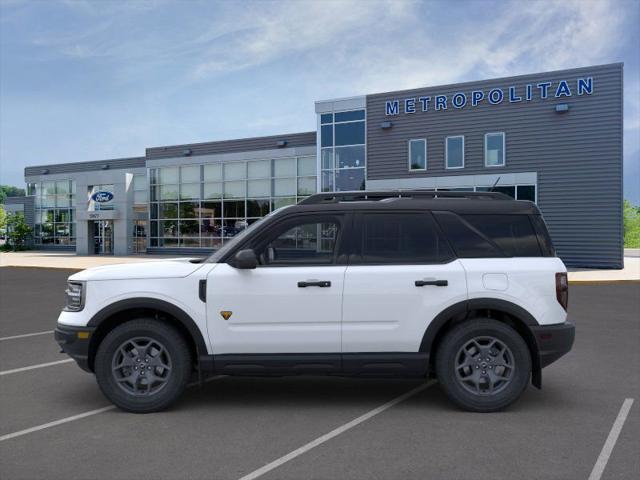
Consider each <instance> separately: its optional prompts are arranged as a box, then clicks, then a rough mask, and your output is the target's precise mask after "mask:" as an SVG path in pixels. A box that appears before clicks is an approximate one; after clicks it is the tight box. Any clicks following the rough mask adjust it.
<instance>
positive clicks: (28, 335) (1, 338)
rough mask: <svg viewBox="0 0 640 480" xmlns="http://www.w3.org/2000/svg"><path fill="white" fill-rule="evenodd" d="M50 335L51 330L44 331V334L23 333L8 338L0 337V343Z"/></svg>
mask: <svg viewBox="0 0 640 480" xmlns="http://www.w3.org/2000/svg"><path fill="white" fill-rule="evenodd" d="M51 333H53V330H46V331H44V332H35V333H23V334H22V335H12V336H10V337H0V342H2V341H4V340H15V339H17V338H26V337H35V336H36V335H48V334H51Z"/></svg>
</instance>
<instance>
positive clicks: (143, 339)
mask: <svg viewBox="0 0 640 480" xmlns="http://www.w3.org/2000/svg"><path fill="white" fill-rule="evenodd" d="M95 373H96V378H97V380H98V385H99V386H100V389H101V390H102V392H103V393H104V395H105V396H106V397H107V398H108V399H109V400H110V401H111V402H113V403H114V404H115V405H116V406H118V407H120V408H121V409H123V410H126V411H128V412H134V413H149V412H157V411H160V410H163V409H165V408H167V407H168V406H169V405H171V404H172V403H173V402H174V401H175V400H176V399H177V398H178V396H179V395H180V394H181V393H182V391H183V390H184V388H185V386H186V384H187V381H188V380H189V376H190V373H191V355H190V353H189V347H188V346H187V343H186V342H185V340H184V338H183V337H182V335H181V334H180V333H179V332H178V331H177V330H176V329H174V328H173V327H171V326H169V325H167V324H165V323H162V322H159V321H157V320H154V319H136V320H131V321H128V322H126V323H123V324H122V325H118V326H117V327H116V328H114V329H113V330H112V331H111V332H109V333H108V334H107V336H106V337H105V338H104V339H103V340H102V342H101V343H100V346H99V347H98V351H97V353H96V358H95Z"/></svg>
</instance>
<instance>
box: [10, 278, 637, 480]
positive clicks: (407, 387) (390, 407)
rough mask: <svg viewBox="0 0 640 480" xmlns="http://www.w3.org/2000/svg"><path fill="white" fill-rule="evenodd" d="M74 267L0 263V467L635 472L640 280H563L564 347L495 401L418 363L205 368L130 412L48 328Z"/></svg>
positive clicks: (399, 473)
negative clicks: (464, 407) (261, 371)
mask: <svg viewBox="0 0 640 480" xmlns="http://www.w3.org/2000/svg"><path fill="white" fill-rule="evenodd" d="M70 273H71V271H69V270H60V269H35V268H13V267H4V268H0V284H1V295H2V297H1V298H0V303H1V310H0V312H1V317H2V318H1V321H0V420H1V421H0V478H2V479H4V480H8V479H18V478H23V479H35V478H48V479H56V478H61V479H62V478H64V479H93V478H95V479H119V478H122V479H131V478H139V479H165V478H166V479H174V478H190V479H192V478H193V479H200V478H202V479H205V478H206V479H216V480H217V479H234V480H238V479H241V478H246V479H249V478H261V479H265V480H267V479H303V478H304V479H307V478H313V479H385V480H388V479H426V478H429V479H431V478H433V479H471V478H473V479H474V480H479V479H502V478H518V479H540V478H545V479H587V478H592V479H597V478H602V479H631V478H640V455H639V453H640V413H639V412H640V405H639V404H638V403H640V402H639V399H640V285H638V284H619V285H580V286H572V287H571V289H570V316H571V318H572V319H573V320H574V321H575V322H576V326H577V334H576V343H575V346H574V349H573V350H572V352H570V353H569V354H568V355H567V356H566V357H564V358H563V359H561V360H560V361H558V362H557V363H556V364H553V365H551V366H550V367H548V368H547V369H545V370H544V372H543V389H542V390H537V389H535V388H533V387H530V388H529V389H528V390H527V391H526V392H525V394H524V395H523V397H522V398H521V399H520V401H518V402H517V403H516V404H515V405H514V406H513V407H512V408H510V409H509V410H508V411H505V412H501V413H494V414H475V413H467V412H462V411H459V410H457V409H456V408H455V407H454V406H453V405H452V404H451V403H449V402H448V401H447V399H446V398H445V396H444V394H443V393H442V392H441V391H440V390H439V388H438V385H437V382H434V381H432V382H426V381H425V380H419V379H411V380H407V379H382V380H378V379H348V378H312V377H295V378H292V377H289V378H271V379H264V378H231V377H214V378H212V379H210V381H208V382H207V383H206V384H205V385H204V386H202V387H198V386H193V387H191V388H189V390H188V391H187V392H186V394H185V395H184V396H183V397H182V400H181V401H180V402H179V403H178V404H177V405H176V406H175V407H173V408H172V409H171V410H170V411H167V412H162V413H156V414H149V415H134V414H128V413H124V412H121V411H119V410H117V409H115V408H113V407H112V406H110V404H109V403H108V402H107V401H106V400H105V399H104V398H103V397H102V395H101V393H100V391H99V389H98V387H97V385H96V383H95V381H94V378H93V376H91V375H89V374H87V373H84V372H82V371H81V370H80V369H79V368H78V367H77V366H76V365H75V363H73V362H71V361H66V360H67V357H66V356H65V355H62V354H60V353H59V352H58V350H59V349H58V347H57V345H56V344H55V342H54V341H53V334H52V333H49V332H50V331H51V330H52V329H53V328H54V326H55V320H56V318H57V315H58V312H59V310H60V308H61V305H62V303H63V290H64V287H65V283H64V282H65V279H66V277H67V276H68V275H69V274H70ZM43 332H46V333H43ZM27 334H35V335H29V336H25V335H27ZM54 362H55V363H54ZM25 367H35V368H29V369H27V368H25ZM625 399H634V400H635V402H634V403H632V404H631V402H630V401H627V402H625ZM623 404H624V405H625V406H626V407H627V409H628V407H629V405H630V404H631V408H630V410H628V416H627V417H626V419H624V418H621V416H622V417H624V415H620V414H621V411H623V412H622V413H624V409H625V408H624V407H623ZM617 432H619V436H618V437H616V435H615V433H617ZM608 438H609V441H607V439H608ZM616 440H617V441H616ZM605 442H606V445H605ZM607 453H610V457H607ZM597 462H598V465H599V466H598V467H596V468H595V469H594V466H596V463H597ZM592 471H593V474H592ZM599 472H601V473H602V475H601V476H599ZM590 475H591V477H590ZM594 475H596V476H594Z"/></svg>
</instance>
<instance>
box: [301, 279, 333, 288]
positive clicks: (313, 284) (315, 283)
mask: <svg viewBox="0 0 640 480" xmlns="http://www.w3.org/2000/svg"><path fill="white" fill-rule="evenodd" d="M330 286H331V282H330V281H328V280H307V281H306V282H298V288H306V287H321V288H326V287H330Z"/></svg>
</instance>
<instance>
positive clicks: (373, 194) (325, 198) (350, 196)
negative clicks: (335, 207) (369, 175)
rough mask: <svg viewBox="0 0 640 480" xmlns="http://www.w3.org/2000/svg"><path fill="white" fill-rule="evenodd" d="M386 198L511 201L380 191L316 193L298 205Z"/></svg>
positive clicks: (483, 195)
mask: <svg viewBox="0 0 640 480" xmlns="http://www.w3.org/2000/svg"><path fill="white" fill-rule="evenodd" d="M387 198H416V199H425V198H466V199H477V200H513V198H511V197H510V196H508V195H505V194H504V193H499V192H460V191H458V192H451V191H446V190H438V191H437V190H381V191H364V190H360V191H353V192H326V193H316V194H315V195H311V196H310V197H307V198H305V199H304V200H302V201H301V202H299V203H298V205H316V204H320V203H338V202H364V201H379V200H385V199H387Z"/></svg>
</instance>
